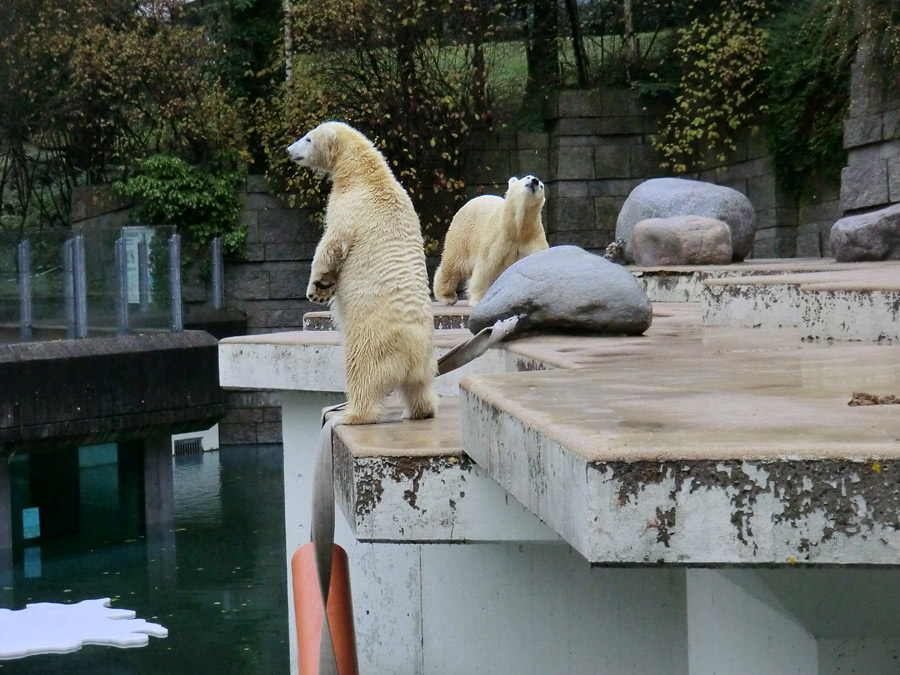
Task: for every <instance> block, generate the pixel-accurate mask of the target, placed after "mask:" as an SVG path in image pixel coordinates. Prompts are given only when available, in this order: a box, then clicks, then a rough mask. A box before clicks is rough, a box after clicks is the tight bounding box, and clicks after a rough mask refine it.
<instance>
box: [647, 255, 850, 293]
mask: <svg viewBox="0 0 900 675" xmlns="http://www.w3.org/2000/svg"><path fill="white" fill-rule="evenodd" d="M859 265H860V263H836V262H835V261H834V260H831V259H829V258H773V259H765V260H763V259H759V260H744V261H743V262H734V263H731V264H730V265H677V266H654V267H637V266H633V267H629V269H630V270H631V273H632V274H634V276H635V277H637V279H638V281H640V282H641V283H642V284H643V285H644V290H646V291H647V295H648V297H649V298H650V300H652V301H653V302H700V300H701V293H702V291H703V282H704V281H705V280H707V279H731V278H737V277H748V276H768V275H781V274H789V273H805V272H818V271H833V270H840V269H853V268H854V267H859Z"/></svg>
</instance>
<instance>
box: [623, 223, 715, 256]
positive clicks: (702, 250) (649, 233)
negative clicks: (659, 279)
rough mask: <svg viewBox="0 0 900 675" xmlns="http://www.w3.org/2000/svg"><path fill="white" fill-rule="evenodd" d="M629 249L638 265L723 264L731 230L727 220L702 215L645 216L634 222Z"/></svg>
mask: <svg viewBox="0 0 900 675" xmlns="http://www.w3.org/2000/svg"><path fill="white" fill-rule="evenodd" d="M630 250H631V255H632V257H633V258H634V264H635V265H640V266H641V267H653V266H657V265H727V264H728V263H730V262H731V257H732V250H731V230H730V229H729V228H728V224H727V223H724V222H722V221H721V220H716V219H715V218H704V217H703V216H672V217H671V218H647V219H646V220H641V221H638V222H637V223H635V226H634V229H633V230H632V232H631V249H630Z"/></svg>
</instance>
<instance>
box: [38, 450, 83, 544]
mask: <svg viewBox="0 0 900 675" xmlns="http://www.w3.org/2000/svg"><path fill="white" fill-rule="evenodd" d="M28 480H29V485H30V493H31V504H32V506H36V507H38V509H40V511H39V513H40V525H41V536H42V537H47V538H54V537H68V536H72V535H77V534H78V533H79V532H80V531H81V471H80V468H79V464H78V448H77V447H70V448H65V449H61V450H54V451H52V452H29V453H28Z"/></svg>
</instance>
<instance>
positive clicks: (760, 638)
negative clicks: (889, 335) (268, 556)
mask: <svg viewBox="0 0 900 675" xmlns="http://www.w3.org/2000/svg"><path fill="white" fill-rule="evenodd" d="M467 335H468V333H465V332H458V333H456V334H455V335H452V334H450V333H447V334H443V336H442V337H440V338H439V345H438V349H445V348H447V347H449V345H451V344H455V343H456V342H457V340H458V339H460V338H464V337H467ZM806 337H807V335H806V333H805V330H804V329H803V328H802V327H799V328H780V329H768V328H759V329H747V328H740V327H730V326H712V327H711V326H704V325H703V323H702V321H701V307H700V304H699V303H680V304H669V303H660V302H657V303H655V304H654V321H653V325H652V326H651V328H650V330H649V331H648V332H647V334H646V335H645V336H641V337H628V338H585V337H580V338H574V337H564V336H546V337H541V338H537V337H533V338H528V339H522V340H517V341H513V342H509V343H506V344H505V345H503V347H502V348H500V349H494V350H491V351H489V352H488V353H487V354H485V355H484V356H482V357H481V358H480V359H478V360H477V361H475V362H474V363H473V364H470V366H469V367H468V368H467V371H468V377H465V378H464V379H463V380H462V383H463V389H462V397H461V398H460V399H458V400H456V399H455V398H454V397H452V396H447V397H444V398H442V400H441V408H440V411H439V414H438V417H437V418H436V419H434V420H426V421H421V422H403V423H399V422H397V421H396V415H397V411H396V410H394V409H392V411H391V414H390V416H389V418H388V419H387V420H385V422H384V423H381V424H378V425H372V426H367V427H344V428H338V429H337V431H336V437H335V459H336V469H337V476H336V489H337V493H338V501H339V503H340V505H341V507H342V508H341V509H340V511H341V512H342V513H343V514H344V516H345V517H340V516H339V517H338V518H337V519H336V541H337V542H338V543H340V544H341V545H342V546H343V547H344V548H345V549H346V550H347V551H348V555H349V558H350V561H351V577H352V587H353V595H354V605H355V607H354V612H355V622H356V632H357V640H358V644H359V646H360V660H361V664H362V666H363V669H364V670H366V671H371V672H445V673H502V672H523V673H533V674H534V675H537V674H538V673H550V672H566V673H570V672H571V673H597V675H599V674H600V673H603V674H604V675H633V674H634V673H642V674H644V675H708V674H709V673H712V672H717V673H733V674H734V675H739V674H743V673H749V672H759V673H762V672H765V673H785V672H791V673H799V674H802V675H839V673H846V672H865V673H870V674H872V675H892V674H893V673H895V672H896V664H897V659H898V658H900V640H898V639H897V637H896V630H895V629H894V628H893V627H894V626H896V623H897V620H898V609H897V607H898V604H897V593H896V592H894V590H893V589H895V588H896V587H897V584H896V574H897V572H896V567H897V565H898V564H900V551H898V547H900V546H898V534H897V533H898V532H900V522H898V514H900V503H898V501H900V488H898V487H897V485H898V480H897V472H898V471H900V462H898V459H897V457H896V455H897V452H898V451H897V448H898V447H900V431H898V430H900V425H898V424H897V420H898V415H900V407H898V406H893V405H881V406H861V407H851V406H849V405H847V404H848V402H849V401H850V399H851V397H852V396H853V394H854V393H856V392H857V391H863V392H868V393H871V394H873V395H878V396H887V395H890V394H897V393H900V392H898V391H897V383H898V381H900V380H898V375H900V373H898V367H900V366H898V365H897V364H900V359H898V358H897V357H898V356H900V352H898V351H897V349H898V348H900V346H897V345H893V344H889V343H884V342H882V343H862V342H849V341H848V342H840V343H838V342H828V341H809V340H807V339H806ZM445 338H448V339H446V340H445ZM220 353H221V355H222V359H221V361H220V368H221V369H222V372H221V379H222V383H223V385H225V386H237V387H245V386H246V385H247V382H248V381H250V382H252V383H253V386H255V387H259V388H279V387H287V389H285V390H283V393H282V411H283V414H282V419H283V429H284V443H285V453H284V462H285V464H284V480H285V484H284V490H285V540H286V547H285V549H286V560H285V564H286V567H287V569H289V557H290V555H291V554H292V553H293V551H294V550H296V548H297V547H298V546H299V545H301V544H303V543H305V542H306V541H308V539H309V531H308V523H309V519H310V509H309V495H310V489H311V477H312V471H313V465H314V457H315V442H316V438H317V436H316V435H317V433H318V430H319V410H320V409H321V407H322V406H323V405H329V404H332V403H335V402H337V401H338V400H340V393H339V390H340V388H342V386H343V385H342V379H341V376H340V367H339V364H340V361H341V358H342V357H341V354H340V345H339V344H338V341H337V336H336V335H334V334H331V333H328V332H320V333H319V334H318V335H314V334H312V333H308V334H305V335H304V334H302V333H294V334H290V335H283V336H271V335H270V336H254V337H250V338H241V339H231V340H226V341H223V342H222V343H221V345H220ZM326 364H332V365H331V366H327V365H326ZM335 364H337V365H335ZM454 377H455V379H454V380H450V385H449V386H448V384H447V383H444V384H440V386H441V387H442V388H444V387H446V388H445V389H444V391H446V393H448V394H451V393H453V392H458V391H459V388H458V384H457V381H458V380H459V377H458V376H454ZM324 387H328V388H329V389H323V388H324ZM323 391H331V392H332V393H322V392H323ZM460 544H464V545H460ZM290 592H291V591H290V588H288V594H289V598H288V602H289V604H290V603H291V602H292V600H291V598H290ZM290 620H291V616H289V621H290ZM291 631H293V627H291ZM290 634H293V632H291V633H290ZM459 645H465V648H464V649H460V648H459ZM646 645H652V648H649V649H648V648H646ZM293 648H294V647H293V645H292V649H293ZM293 661H294V662H296V659H293Z"/></svg>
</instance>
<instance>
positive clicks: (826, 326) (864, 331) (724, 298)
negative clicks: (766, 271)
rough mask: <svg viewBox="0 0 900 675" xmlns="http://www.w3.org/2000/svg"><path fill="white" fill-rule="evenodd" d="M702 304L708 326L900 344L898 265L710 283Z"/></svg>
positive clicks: (861, 265)
mask: <svg viewBox="0 0 900 675" xmlns="http://www.w3.org/2000/svg"><path fill="white" fill-rule="evenodd" d="M700 300H701V304H702V308H703V310H702V316H703V323H705V324H707V325H715V326H739V327H754V328H755V327H770V328H777V327H782V326H796V327H802V328H803V331H804V333H805V335H806V336H807V337H809V338H814V339H829V340H870V341H871V340H892V341H896V340H900V309H898V308H900V262H898V261H890V262H880V263H853V264H844V265H842V266H836V267H835V268H834V269H829V270H827V271H815V272H805V273H803V272H796V271H795V272H792V273H790V274H771V275H765V276H759V275H749V276H741V277H729V278H706V279H704V280H703V281H702V290H701V294H700Z"/></svg>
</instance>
